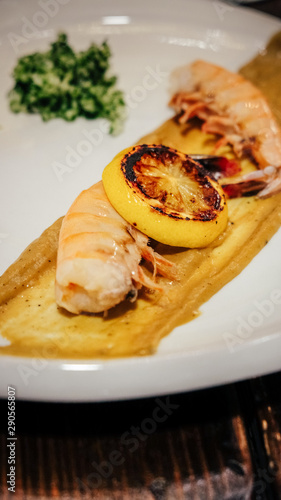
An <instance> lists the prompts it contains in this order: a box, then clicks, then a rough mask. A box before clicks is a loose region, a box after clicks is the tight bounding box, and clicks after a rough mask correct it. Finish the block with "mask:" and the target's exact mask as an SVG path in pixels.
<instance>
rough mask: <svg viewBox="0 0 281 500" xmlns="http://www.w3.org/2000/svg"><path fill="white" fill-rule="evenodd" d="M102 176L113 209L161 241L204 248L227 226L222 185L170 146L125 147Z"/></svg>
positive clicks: (174, 244)
mask: <svg viewBox="0 0 281 500" xmlns="http://www.w3.org/2000/svg"><path fill="white" fill-rule="evenodd" d="M102 179H103V184H104V188H105V191H106V194H107V196H108V198H109V200H110V202H111V204H112V205H113V207H114V208H115V210H116V211H117V212H118V213H119V214H120V215H121V216H122V217H123V218H124V219H125V220H127V221H128V222H129V223H130V224H132V225H133V226H135V227H137V228H138V229H139V230H140V231H141V232H143V233H144V234H146V235H147V236H149V237H150V238H153V239H155V240H157V241H159V242H161V243H165V244H167V245H172V246H183V247H193V248H196V247H204V246H206V245H208V244H209V243H211V242H212V241H213V240H214V239H215V238H216V237H217V236H218V235H219V234H220V233H221V232H222V231H223V230H224V228H225V226H226V223H227V206H226V201H225V195H224V193H223V191H222V188H221V187H220V186H219V184H218V183H217V182H216V181H215V180H214V179H212V177H210V176H209V175H208V174H207V172H206V171H205V170H204V168H203V167H202V166H200V165H199V164H198V163H197V162H195V161H193V160H192V159H191V158H189V156H187V155H186V154H184V153H180V152H179V151H177V150H175V149H172V148H169V147H166V146H162V145H159V146H156V145H150V146H149V145H147V144H142V145H139V146H135V147H132V148H128V149H125V150H124V151H122V152H121V153H119V154H118V155H117V156H115V158H114V159H113V160H112V162H111V163H109V165H107V167H106V168H105V170H104V172H103V176H102Z"/></svg>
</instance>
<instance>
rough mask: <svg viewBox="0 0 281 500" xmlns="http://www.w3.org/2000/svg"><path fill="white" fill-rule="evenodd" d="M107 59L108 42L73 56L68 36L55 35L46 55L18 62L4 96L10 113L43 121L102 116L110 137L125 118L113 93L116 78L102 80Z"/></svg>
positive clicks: (120, 97) (117, 93)
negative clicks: (6, 97) (10, 87)
mask: <svg viewBox="0 0 281 500" xmlns="http://www.w3.org/2000/svg"><path fill="white" fill-rule="evenodd" d="M110 56H111V52H110V48H109V46H108V44H107V42H103V43H102V44H101V45H100V46H98V45H96V44H92V45H91V46H90V47H89V49H88V50H85V51H84V52H77V53H75V52H74V51H73V49H72V48H71V47H70V46H69V45H68V41H67V36H66V35H65V34H63V33H62V34H60V35H59V36H58V39H57V41H56V42H55V43H52V44H51V49H50V50H48V51H47V52H44V53H39V52H36V53H34V54H31V55H28V56H24V57H21V58H20V59H19V60H18V63H17V65H16V67H15V69H14V72H13V77H14V79H15V86H14V88H13V89H12V90H11V91H10V93H9V100H10V108H11V110H12V111H13V112H14V113H20V112H26V113H39V114H40V115H41V116H42V119H43V120H44V121H48V120H51V119H52V118H63V119H64V120H67V121H73V120H75V118H77V117H78V116H84V117H85V118H90V119H92V118H106V119H107V120H108V121H109V123H110V130H109V131H110V133H113V134H117V133H118V132H120V131H121V130H122V124H123V121H124V119H125V102H124V97H123V93H122V92H121V91H120V90H117V89H116V86H115V84H116V80H117V78H116V76H107V71H108V69H109V58H110Z"/></svg>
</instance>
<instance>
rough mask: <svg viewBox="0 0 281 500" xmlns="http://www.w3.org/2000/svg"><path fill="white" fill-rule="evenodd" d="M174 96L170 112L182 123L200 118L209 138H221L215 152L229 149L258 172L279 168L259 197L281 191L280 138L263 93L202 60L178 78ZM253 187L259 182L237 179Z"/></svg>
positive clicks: (181, 70)
mask: <svg viewBox="0 0 281 500" xmlns="http://www.w3.org/2000/svg"><path fill="white" fill-rule="evenodd" d="M171 91H172V95H173V97H172V99H171V101H170V106H171V107H173V108H174V109H175V111H176V112H177V113H178V114H179V116H178V120H179V122H180V123H185V122H187V121H188V120H189V119H190V118H192V117H194V116H197V117H198V118H199V119H201V120H202V121H203V126H202V130H203V131H204V132H207V133H213V134H218V135H221V136H222V138H221V139H220V140H219V141H218V142H217V145H216V147H219V146H221V145H223V144H226V143H229V144H231V145H232V146H233V149H234V152H235V153H236V154H237V156H238V157H242V156H243V155H246V156H250V158H251V159H252V160H253V161H254V162H255V164H256V165H257V167H258V168H260V169H264V168H266V167H268V166H271V167H274V175H273V174H272V175H271V176H269V175H268V173H267V172H265V173H264V175H263V176H262V177H263V184H262V186H263V189H262V191H260V193H259V195H258V196H259V197H261V198H263V197H267V196H270V195H272V194H275V193H276V192H278V191H280V190H281V171H280V168H281V132H280V129H279V127H278V125H277V122H276V120H275V118H274V116H273V113H272V111H271V109H270V107H269V105H268V103H267V101H266V98H265V97H264V96H263V94H262V93H261V91H260V90H259V89H257V88H256V87H255V86H254V85H253V84H252V83H251V82H249V81H247V80H245V79H244V78H243V77H242V76H240V75H238V74H236V73H232V72H230V71H228V70H226V69H224V68H221V67H219V66H216V65H214V64H211V63H208V62H205V61H200V60H198V61H195V62H193V63H192V64H190V65H189V66H185V67H182V68H178V69H177V70H175V71H174V72H173V74H172V76H171ZM258 178H259V180H261V176H260V175H259V176H258ZM249 181H250V183H251V182H252V181H253V182H254V179H252V178H248V177H247V176H243V177H241V178H240V179H237V182H243V183H245V182H246V183H248V182H249ZM260 185H261V184H260ZM244 186H246V185H245V184H244ZM245 189H246V188H245Z"/></svg>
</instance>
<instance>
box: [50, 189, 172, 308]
mask: <svg viewBox="0 0 281 500" xmlns="http://www.w3.org/2000/svg"><path fill="white" fill-rule="evenodd" d="M142 258H144V259H145V260H147V261H150V262H152V264H153V266H154V274H156V272H158V273H159V274H162V275H164V276H166V277H169V278H174V277H175V269H174V266H173V264H172V263H171V262H169V261H167V260H166V259H164V258H163V257H161V256H160V255H159V254H157V253H156V252H155V251H154V250H153V249H152V248H151V247H150V246H148V238H147V237H146V236H145V235H144V234H142V233H140V232H139V231H138V230H137V229H136V228H134V227H133V226H131V225H130V224H128V223H127V222H126V221H125V220H124V219H123V218H122V217H121V216H120V215H119V214H118V213H117V212H116V211H115V210H114V208H113V207H112V205H111V204H110V202H109V200H108V198H107V196H106V194H105V191H104V188H103V184H102V182H98V183H97V184H95V185H94V186H92V187H91V188H89V189H87V190H85V191H82V193H81V194H80V195H79V196H78V197H77V198H76V200H75V201H74V203H73V204H72V206H71V207H70V209H69V211H68V212H67V214H66V216H65V217H64V220H63V223H62V228H61V232H60V238H59V248H58V258H57V272H56V301H57V304H58V305H59V306H61V307H63V308H65V309H67V310H68V311H70V312H72V313H75V314H79V313H81V312H90V313H96V312H103V311H107V310H108V309H110V308H111V307H113V306H115V305H116V304H118V303H119V302H121V301H122V300H124V299H125V298H129V299H130V300H134V299H135V298H136V296H137V290H138V289H139V288H141V286H145V287H147V288H151V289H159V288H160V287H159V285H157V283H156V282H155V280H154V279H153V278H154V277H153V278H152V279H151V278H149V277H148V275H147V274H145V273H144V271H143V269H142V267H141V266H140V265H139V264H140V261H141V259H142Z"/></svg>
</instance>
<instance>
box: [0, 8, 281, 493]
mask: <svg viewBox="0 0 281 500" xmlns="http://www.w3.org/2000/svg"><path fill="white" fill-rule="evenodd" d="M251 7H253V8H256V9H259V10H261V11H264V12H268V13H271V14H274V15H276V16H279V17H281V0H271V1H268V2H259V3H255V4H254V5H251ZM280 356H281V353H280ZM0 414H1V417H3V418H1V427H0V478H1V479H0V499H1V500H6V499H8V498H14V499H16V500H35V499H36V500H37V499H40V500H41V499H42V500H44V499H46V500H47V499H54V498H57V499H64V500H68V499H84V500H90V499H98V500H189V499H190V500H191V499H192V500H246V499H251V500H267V499H268V500H278V499H281V373H278V374H274V375H269V376H266V377H263V378H257V379H254V380H250V381H245V382H241V383H237V384H231V385H227V386H223V387H218V388H213V389H208V390H203V391H196V392H192V393H187V394H178V395H173V396H169V395H167V396H165V397H159V398H157V397H155V398H149V399H141V400H135V401H127V402H114V403H92V404H88V403H87V404H56V403H48V404H47V403H32V402H21V401H17V402H16V436H17V441H16V492H15V493H9V492H8V485H7V472H8V471H9V470H10V466H9V465H8V455H9V448H8V447H7V418H6V417H7V400H0Z"/></svg>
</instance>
